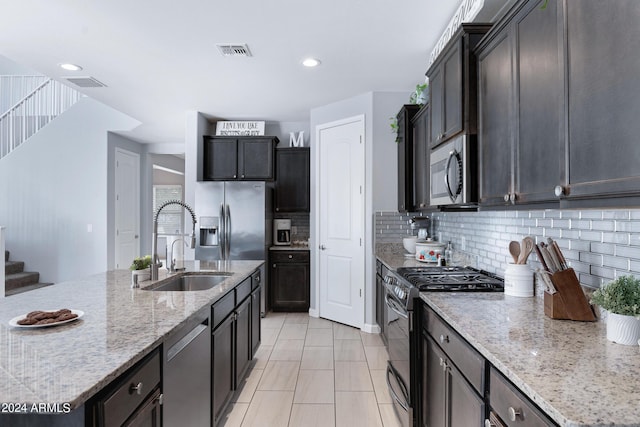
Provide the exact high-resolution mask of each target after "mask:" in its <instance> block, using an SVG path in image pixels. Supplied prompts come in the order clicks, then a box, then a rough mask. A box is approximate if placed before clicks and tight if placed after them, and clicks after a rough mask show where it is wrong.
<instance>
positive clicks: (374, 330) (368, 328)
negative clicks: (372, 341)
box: [362, 323, 380, 334]
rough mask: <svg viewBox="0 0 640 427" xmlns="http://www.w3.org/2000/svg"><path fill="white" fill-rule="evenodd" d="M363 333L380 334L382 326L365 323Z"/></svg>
mask: <svg viewBox="0 0 640 427" xmlns="http://www.w3.org/2000/svg"><path fill="white" fill-rule="evenodd" d="M362 331H364V332H367V333H369V334H379V333H380V326H378V325H377V324H375V323H365V324H364V326H363V327H362Z"/></svg>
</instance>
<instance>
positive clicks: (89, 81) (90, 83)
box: [63, 77, 107, 87]
mask: <svg viewBox="0 0 640 427" xmlns="http://www.w3.org/2000/svg"><path fill="white" fill-rule="evenodd" d="M63 78H64V79H67V81H69V82H71V83H73V84H74V85H76V86H79V87H106V86H107V85H105V84H104V83H102V82H99V81H98V80H96V79H94V78H93V77H63Z"/></svg>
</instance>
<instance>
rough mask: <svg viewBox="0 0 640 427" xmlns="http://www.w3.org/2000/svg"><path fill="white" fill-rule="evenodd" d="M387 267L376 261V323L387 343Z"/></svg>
mask: <svg viewBox="0 0 640 427" xmlns="http://www.w3.org/2000/svg"><path fill="white" fill-rule="evenodd" d="M386 271H387V268H386V267H385V266H384V265H383V264H382V263H381V262H380V261H376V323H377V324H378V327H379V328H380V337H381V338H382V341H383V342H384V344H385V346H386V345H387V329H386V327H387V320H388V319H387V304H386V303H385V302H384V293H385V288H384V276H385V275H386Z"/></svg>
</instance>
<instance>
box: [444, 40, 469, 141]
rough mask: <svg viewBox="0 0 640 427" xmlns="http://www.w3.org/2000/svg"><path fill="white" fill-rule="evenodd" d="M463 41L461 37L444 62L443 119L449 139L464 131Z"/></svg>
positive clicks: (445, 132)
mask: <svg viewBox="0 0 640 427" xmlns="http://www.w3.org/2000/svg"><path fill="white" fill-rule="evenodd" d="M462 43H463V40H462V39H460V40H459V41H458V42H457V43H455V45H454V46H453V47H452V49H451V51H449V52H448V53H447V56H446V57H445V58H444V60H443V62H442V67H443V76H444V93H443V95H444V96H443V98H444V108H443V111H444V117H443V121H442V123H443V124H442V127H443V132H442V133H443V134H444V138H446V139H448V138H450V137H452V136H454V135H455V134H457V133H458V132H460V131H462V107H463V103H464V102H465V99H464V97H463V89H464V88H463V82H462Z"/></svg>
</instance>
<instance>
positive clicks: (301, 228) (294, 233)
mask: <svg viewBox="0 0 640 427" xmlns="http://www.w3.org/2000/svg"><path fill="white" fill-rule="evenodd" d="M273 218H274V219H280V218H282V219H291V241H292V242H298V241H308V240H309V213H308V212H302V213H293V212H291V213H286V214H280V213H277V214H274V215H273Z"/></svg>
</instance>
